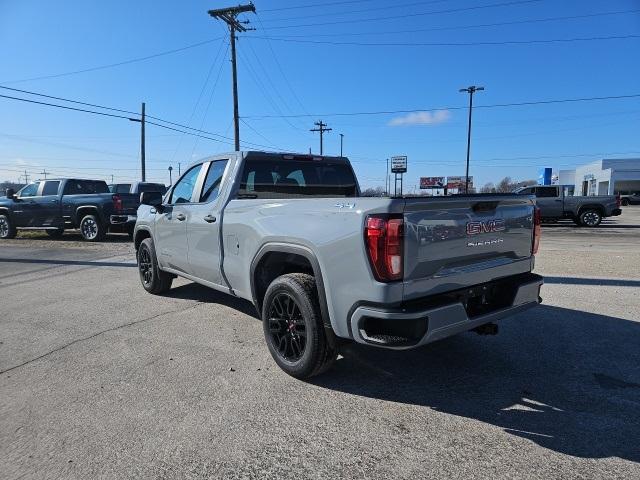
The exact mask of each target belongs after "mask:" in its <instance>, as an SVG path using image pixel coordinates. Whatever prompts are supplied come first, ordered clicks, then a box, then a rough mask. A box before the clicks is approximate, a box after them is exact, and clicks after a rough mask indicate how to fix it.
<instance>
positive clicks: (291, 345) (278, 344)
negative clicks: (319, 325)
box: [268, 292, 307, 363]
mask: <svg viewBox="0 0 640 480" xmlns="http://www.w3.org/2000/svg"><path fill="white" fill-rule="evenodd" d="M268 322H269V332H270V334H271V342H272V346H273V348H274V349H275V350H276V351H277V352H278V355H279V356H280V357H281V358H282V359H283V360H284V361H286V362H291V363H294V362H297V361H298V360H300V359H301V358H302V356H303V355H304V351H305V348H306V346H307V326H306V323H305V320H304V318H303V316H302V312H301V311H300V306H299V305H298V304H297V303H296V301H295V299H294V298H293V297H292V296H291V295H289V294H288V293H284V292H281V293H278V294H277V295H276V296H275V297H274V298H273V300H272V301H271V306H270V308H269V319H268Z"/></svg>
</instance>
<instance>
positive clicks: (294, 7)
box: [261, 0, 376, 12]
mask: <svg viewBox="0 0 640 480" xmlns="http://www.w3.org/2000/svg"><path fill="white" fill-rule="evenodd" d="M375 1H376V0H343V1H341V2H327V3H311V4H307V5H292V6H289V7H279V8H268V9H266V10H261V11H262V12H280V11H282V10H298V9H302V8H315V7H323V8H324V7H329V6H333V5H346V4H348V3H366V2H375Z"/></svg>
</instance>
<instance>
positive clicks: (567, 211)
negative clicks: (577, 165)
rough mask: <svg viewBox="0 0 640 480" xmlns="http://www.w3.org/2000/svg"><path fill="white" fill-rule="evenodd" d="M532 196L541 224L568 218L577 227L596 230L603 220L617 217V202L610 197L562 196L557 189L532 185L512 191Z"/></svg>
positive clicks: (614, 197)
mask: <svg viewBox="0 0 640 480" xmlns="http://www.w3.org/2000/svg"><path fill="white" fill-rule="evenodd" d="M515 193H517V194H520V195H535V196H536V204H537V206H538V208H539V209H540V215H541V216H542V220H543V221H554V220H559V219H561V218H570V219H572V220H573V221H574V222H575V223H576V224H577V225H581V226H585V227H597V226H598V225H600V222H601V221H602V219H603V218H605V217H612V216H616V215H620V214H621V213H622V210H621V209H620V198H619V197H616V196H613V195H598V196H585V197H577V196H566V195H565V191H564V188H562V186H561V185H536V186H532V187H523V188H519V189H517V190H516V191H515Z"/></svg>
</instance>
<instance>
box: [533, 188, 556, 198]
mask: <svg viewBox="0 0 640 480" xmlns="http://www.w3.org/2000/svg"><path fill="white" fill-rule="evenodd" d="M557 196H558V187H537V188H536V197H539V198H545V197H546V198H551V197H557Z"/></svg>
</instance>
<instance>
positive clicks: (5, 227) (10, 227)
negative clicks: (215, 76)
mask: <svg viewBox="0 0 640 480" xmlns="http://www.w3.org/2000/svg"><path fill="white" fill-rule="evenodd" d="M16 233H17V231H16V227H15V225H14V224H13V223H12V222H11V219H10V218H9V216H8V215H5V214H1V215H0V238H1V239H3V240H5V239H9V238H15V236H16Z"/></svg>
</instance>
